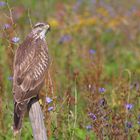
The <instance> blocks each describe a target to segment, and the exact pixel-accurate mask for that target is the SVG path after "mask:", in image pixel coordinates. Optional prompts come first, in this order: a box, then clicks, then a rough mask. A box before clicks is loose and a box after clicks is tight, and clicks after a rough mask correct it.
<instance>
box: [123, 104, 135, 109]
mask: <svg viewBox="0 0 140 140" xmlns="http://www.w3.org/2000/svg"><path fill="white" fill-rule="evenodd" d="M125 108H126V109H127V110H131V109H132V108H133V104H126V105H125Z"/></svg>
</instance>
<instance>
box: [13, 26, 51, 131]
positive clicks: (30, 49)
mask: <svg viewBox="0 0 140 140" xmlns="http://www.w3.org/2000/svg"><path fill="white" fill-rule="evenodd" d="M49 29H50V25H49V24H45V23H37V24H35V26H34V27H33V29H32V31H31V32H30V33H29V34H28V35H27V37H26V39H25V40H24V41H23V43H22V44H21V45H20V46H19V47H18V48H17V50H16V53H15V57H14V73H13V96H14V126H13V129H14V132H15V133H16V132H19V130H20V129H21V127H22V119H23V117H24V114H25V112H26V111H27V107H28V105H29V102H30V100H31V99H32V98H34V97H37V96H38V94H39V91H40V89H41V87H42V86H43V83H44V80H45V74H46V71H47V69H48V65H49V56H48V45H47V43H46V40H45V35H46V33H47V32H48V31H49Z"/></svg>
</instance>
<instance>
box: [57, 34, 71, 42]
mask: <svg viewBox="0 0 140 140" xmlns="http://www.w3.org/2000/svg"><path fill="white" fill-rule="evenodd" d="M71 39H72V37H71V36H70V35H64V36H62V37H61V38H60V40H59V43H60V44H61V43H64V42H68V41H70V40H71Z"/></svg>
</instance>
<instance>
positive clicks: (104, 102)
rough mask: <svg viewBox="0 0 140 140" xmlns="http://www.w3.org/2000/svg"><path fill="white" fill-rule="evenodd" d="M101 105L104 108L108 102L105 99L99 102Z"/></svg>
mask: <svg viewBox="0 0 140 140" xmlns="http://www.w3.org/2000/svg"><path fill="white" fill-rule="evenodd" d="M99 104H100V105H101V106H104V105H105V104H106V100H105V99H104V98H102V99H101V100H100V101H99Z"/></svg>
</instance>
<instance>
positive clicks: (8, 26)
mask: <svg viewBox="0 0 140 140" xmlns="http://www.w3.org/2000/svg"><path fill="white" fill-rule="evenodd" d="M10 26H11V25H10V24H8V23H6V24H4V26H3V28H4V29H8V28H10Z"/></svg>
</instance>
